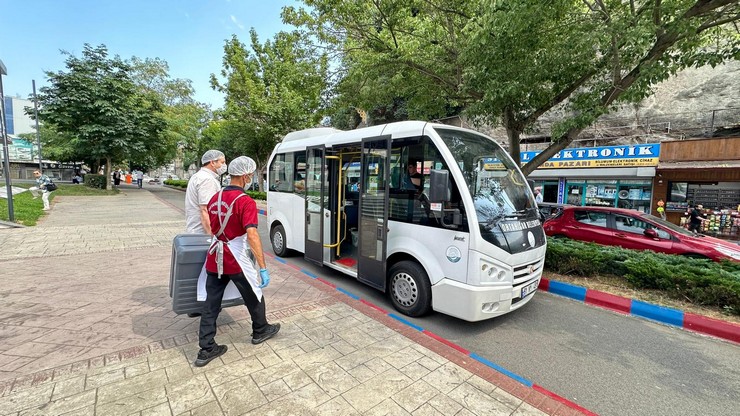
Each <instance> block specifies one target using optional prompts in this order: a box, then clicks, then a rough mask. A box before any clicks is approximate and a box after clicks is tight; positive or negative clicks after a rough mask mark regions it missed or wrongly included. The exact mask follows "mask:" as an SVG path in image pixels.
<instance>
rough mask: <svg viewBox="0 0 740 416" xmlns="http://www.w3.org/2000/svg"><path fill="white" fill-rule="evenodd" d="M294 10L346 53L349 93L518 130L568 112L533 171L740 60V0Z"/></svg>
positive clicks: (487, 2) (377, 4)
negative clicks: (698, 69)
mask: <svg viewBox="0 0 740 416" xmlns="http://www.w3.org/2000/svg"><path fill="white" fill-rule="evenodd" d="M304 3H305V4H306V5H307V6H309V7H311V10H305V9H296V8H292V7H287V8H285V9H284V10H283V18H284V20H286V21H287V22H289V23H293V24H296V25H300V26H301V27H303V28H305V29H306V30H307V31H310V32H313V33H316V36H317V39H318V40H319V41H320V42H322V43H323V44H325V45H328V46H329V47H331V48H332V49H333V51H334V52H335V53H336V54H338V56H340V57H341V59H342V60H341V62H342V70H343V73H342V75H343V77H344V79H343V80H342V81H341V83H342V84H343V87H344V88H345V91H344V92H343V94H345V95H346V94H349V95H350V97H349V98H348V99H349V100H354V102H355V103H357V105H358V106H360V107H363V108H372V107H373V106H377V105H380V104H383V103H385V104H387V103H389V102H390V97H398V96H401V97H404V98H406V100H407V105H408V112H409V115H410V117H419V118H436V117H438V116H439V115H440V114H443V112H444V109H445V108H457V107H460V108H464V109H465V110H464V111H465V113H466V114H467V115H468V116H469V117H470V118H471V119H472V120H474V121H476V122H487V123H500V124H502V125H503V126H504V127H505V128H506V130H507V135H508V139H509V151H510V153H511V154H512V156H513V157H514V158H515V160H518V159H519V141H520V139H519V137H520V135H521V134H522V133H523V132H524V131H526V130H527V129H530V128H532V127H533V126H534V125H535V123H536V122H537V121H538V120H539V119H540V117H541V116H542V115H543V114H545V113H547V112H548V111H552V110H555V109H557V110H559V111H562V112H563V113H564V114H565V116H564V118H563V119H562V120H561V121H560V122H559V123H557V124H556V125H555V126H554V127H553V129H552V144H551V145H550V146H549V147H548V148H547V149H545V150H544V151H543V152H542V153H540V154H539V155H538V156H537V157H535V158H534V159H532V161H530V162H529V163H527V165H525V166H524V167H523V171H524V172H525V173H526V174H529V173H531V172H532V171H533V170H534V169H535V168H537V166H539V165H540V164H542V163H543V162H544V161H546V160H548V159H549V158H550V157H552V156H553V155H554V154H556V153H557V152H558V151H560V150H562V149H563V148H565V147H567V146H568V145H569V144H570V143H571V142H572V141H573V140H574V139H576V138H577V137H578V135H579V134H580V133H581V132H582V131H583V129H585V128H586V127H587V126H589V125H590V124H592V123H593V122H594V121H595V120H597V119H598V118H599V117H600V116H602V115H603V114H606V113H608V112H609V111H611V110H612V109H613V108H614V106H616V105H618V104H620V103H628V102H635V101H637V100H640V99H642V98H644V97H646V96H648V95H650V93H651V86H653V85H655V84H656V83H658V82H660V81H662V80H665V79H666V78H667V77H669V76H670V75H672V74H674V73H676V72H677V71H679V70H681V69H682V68H686V67H690V66H701V65H705V64H709V65H716V64H718V63H720V62H723V61H725V60H728V59H738V58H740V52H739V51H740V36H738V35H737V28H736V26H733V24H734V23H736V22H737V21H738V20H739V19H740V6H738V1H737V0H643V1H639V0H630V1H622V0H564V1H551V2H543V1H539V0H519V1H504V0H460V1H456V2H441V1H438V0H424V1H422V0H417V1H410V2H395V1H392V0H373V1H367V2H343V1H340V0H304Z"/></svg>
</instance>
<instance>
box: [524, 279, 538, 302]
mask: <svg viewBox="0 0 740 416" xmlns="http://www.w3.org/2000/svg"><path fill="white" fill-rule="evenodd" d="M539 284H540V281H539V280H536V281H534V282H532V283H530V284H528V285H527V286H524V287H523V288H522V295H521V296H519V298H520V299H524V297H525V296H527V295H529V294H530V293H533V292H534V291H535V290H537V286H538V285H539Z"/></svg>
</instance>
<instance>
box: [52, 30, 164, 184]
mask: <svg viewBox="0 0 740 416" xmlns="http://www.w3.org/2000/svg"><path fill="white" fill-rule="evenodd" d="M63 54H65V55H67V59H66V60H65V65H66V67H67V72H63V71H59V72H51V71H49V72H47V73H46V75H47V76H48V81H49V84H50V85H49V86H48V87H43V88H41V91H40V94H39V96H38V99H39V105H40V109H39V117H40V118H41V119H42V120H43V121H44V123H45V124H48V125H49V127H51V128H53V129H54V130H55V131H57V132H58V133H59V134H61V135H62V136H64V137H68V138H69V146H70V147H71V148H72V149H81V151H80V150H74V151H75V152H80V153H78V154H80V155H82V154H85V155H86V157H89V158H91V159H86V161H88V162H92V161H97V160H105V167H106V168H105V173H106V177H110V172H111V167H112V165H113V163H118V162H121V161H124V160H129V159H135V160H139V161H141V163H142V164H144V165H145V164H147V163H156V162H157V159H158V156H159V155H161V154H162V152H165V151H166V150H167V149H165V148H164V147H165V146H163V145H162V140H161V135H162V132H163V131H164V128H165V121H164V119H163V118H162V117H161V116H160V113H161V111H162V104H161V102H160V101H159V100H157V99H155V98H154V97H153V96H152V95H151V94H142V93H141V92H140V90H139V89H138V88H137V87H136V85H135V84H134V82H133V81H132V80H131V75H130V71H131V67H130V65H128V64H127V63H126V62H124V61H123V60H122V59H121V58H120V57H118V56H116V57H113V58H110V57H108V50H107V48H106V47H105V45H100V46H97V47H92V46H90V45H88V44H85V46H84V48H83V51H82V56H81V57H79V58H78V57H75V56H73V55H72V54H70V53H66V52H63ZM110 187H111V184H110V181H108V188H109V189H110Z"/></svg>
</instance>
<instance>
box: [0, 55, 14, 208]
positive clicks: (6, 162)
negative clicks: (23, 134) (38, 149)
mask: <svg viewBox="0 0 740 416" xmlns="http://www.w3.org/2000/svg"><path fill="white" fill-rule="evenodd" d="M3 75H8V70H7V68H5V64H4V63H3V61H2V60H0V102H2V106H0V110H2V117H0V124H2V130H0V133H2V135H3V176H5V189H7V192H8V220H9V221H10V222H15V212H14V210H13V187H12V186H11V184H10V156H9V155H8V154H9V150H8V131H7V129H6V126H7V124H6V122H5V92H3Z"/></svg>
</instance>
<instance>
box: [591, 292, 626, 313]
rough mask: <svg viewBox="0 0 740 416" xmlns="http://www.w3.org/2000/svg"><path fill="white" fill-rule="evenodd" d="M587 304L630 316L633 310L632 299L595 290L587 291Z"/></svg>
mask: <svg viewBox="0 0 740 416" xmlns="http://www.w3.org/2000/svg"><path fill="white" fill-rule="evenodd" d="M585 302H586V303H588V304H591V305H596V306H601V307H602V308H606V309H610V310H613V311H616V312H620V313H624V314H629V313H630V309H631V308H632V299H628V298H623V297H621V296H617V295H612V294H611V293H606V292H601V291H598V290H593V289H587V290H586V300H585Z"/></svg>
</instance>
